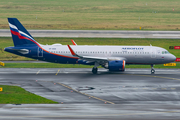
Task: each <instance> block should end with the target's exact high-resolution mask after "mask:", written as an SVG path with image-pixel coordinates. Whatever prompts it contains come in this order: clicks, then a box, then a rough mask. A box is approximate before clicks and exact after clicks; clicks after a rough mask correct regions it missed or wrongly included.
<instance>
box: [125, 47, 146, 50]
mask: <svg viewBox="0 0 180 120" xmlns="http://www.w3.org/2000/svg"><path fill="white" fill-rule="evenodd" d="M143 49H144V48H135V47H133V48H122V50H143Z"/></svg>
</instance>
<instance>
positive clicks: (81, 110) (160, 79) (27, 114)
mask: <svg viewBox="0 0 180 120" xmlns="http://www.w3.org/2000/svg"><path fill="white" fill-rule="evenodd" d="M0 84H1V85H17V86H20V87H22V88H24V89H26V90H27V91H30V92H31V93H34V94H37V95H40V96H42V97H45V98H48V99H51V100H54V101H57V102H59V104H52V105H51V104H47V105H46V104H22V105H11V104H7V105H4V104H3V105H0V119H17V120H19V119H40V120H41V119H43V120H44V119H123V120H131V119H134V120H145V119H148V120H151V119H153V120H154V119H166V120H171V119H174V120H175V119H177V120H178V119H179V118H180V70H179V69H156V73H155V74H150V69H126V71H125V72H120V73H111V72H108V71H106V70H104V69H99V72H98V74H97V75H93V74H92V73H91V69H89V68H60V69H58V68H43V69H42V68H21V69H20V68H1V69H0Z"/></svg>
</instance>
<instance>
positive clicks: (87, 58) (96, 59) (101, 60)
mask: <svg viewBox="0 0 180 120" xmlns="http://www.w3.org/2000/svg"><path fill="white" fill-rule="evenodd" d="M67 46H68V48H69V50H70V52H71V54H72V55H73V56H76V57H78V58H79V60H85V61H87V63H89V62H98V63H99V64H104V63H107V62H108V61H113V60H125V58H123V57H95V56H80V55H78V54H76V53H75V52H74V50H73V49H72V48H71V47H70V45H67Z"/></svg>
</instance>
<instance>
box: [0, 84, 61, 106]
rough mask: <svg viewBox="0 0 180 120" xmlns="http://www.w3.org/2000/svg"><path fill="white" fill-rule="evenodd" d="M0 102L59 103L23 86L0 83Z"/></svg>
mask: <svg viewBox="0 0 180 120" xmlns="http://www.w3.org/2000/svg"><path fill="white" fill-rule="evenodd" d="M0 87H2V88H3V91H0V104H55V103H56V104H57V103H58V102H54V101H52V100H48V99H46V98H43V97H41V96H38V95H35V94H32V93H30V92H28V91H26V90H24V89H23V88H21V87H18V86H9V85H0Z"/></svg>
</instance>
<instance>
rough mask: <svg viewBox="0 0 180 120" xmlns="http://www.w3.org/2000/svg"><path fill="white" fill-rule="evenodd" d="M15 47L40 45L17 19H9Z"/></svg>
mask: <svg viewBox="0 0 180 120" xmlns="http://www.w3.org/2000/svg"><path fill="white" fill-rule="evenodd" d="M8 22H9V27H10V31H11V35H12V39H13V42H14V46H28V45H39V44H38V43H37V42H36V41H35V40H34V38H33V37H32V36H31V35H30V34H29V32H28V31H27V30H26V29H25V28H24V26H23V25H22V24H21V23H20V22H19V20H18V19H17V18H8Z"/></svg>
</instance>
